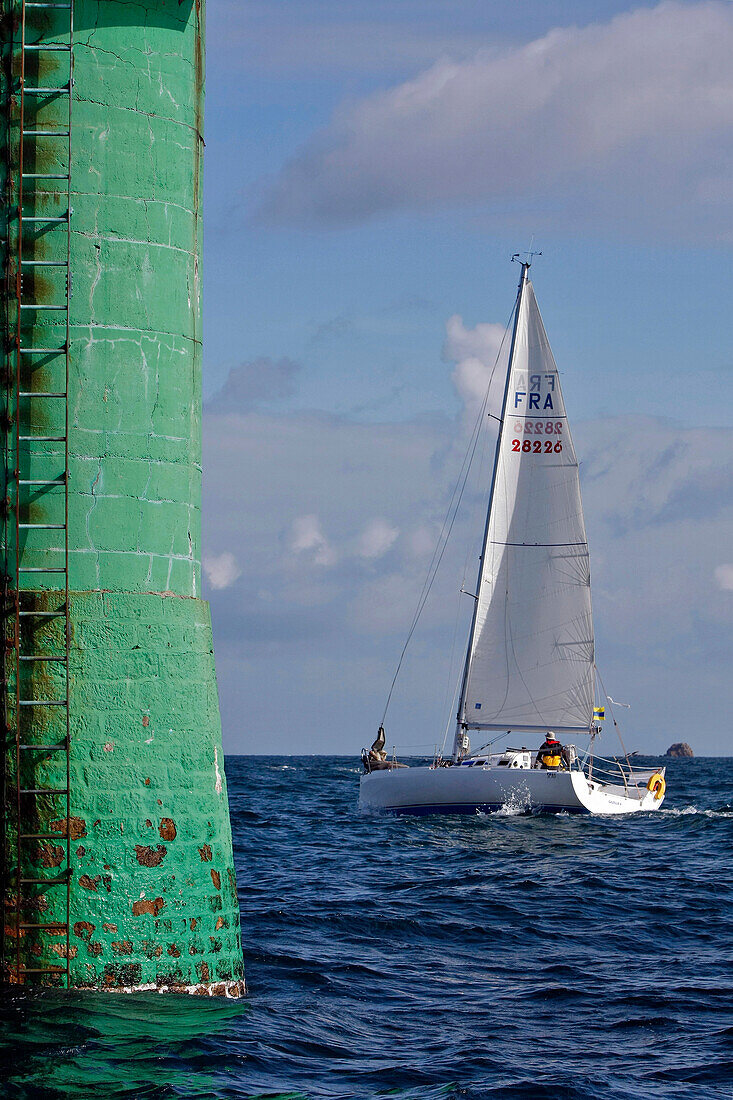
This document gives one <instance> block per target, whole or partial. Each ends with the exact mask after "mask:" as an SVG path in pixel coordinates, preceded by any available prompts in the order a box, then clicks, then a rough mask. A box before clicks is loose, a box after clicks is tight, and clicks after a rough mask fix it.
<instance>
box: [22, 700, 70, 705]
mask: <svg viewBox="0 0 733 1100" xmlns="http://www.w3.org/2000/svg"><path fill="white" fill-rule="evenodd" d="M67 705H68V704H67V702H66V700H65V699H19V700H18V706H19V707H65V706H67Z"/></svg>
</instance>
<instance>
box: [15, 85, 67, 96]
mask: <svg viewBox="0 0 733 1100" xmlns="http://www.w3.org/2000/svg"><path fill="white" fill-rule="evenodd" d="M68 94H69V87H68V85H67V84H63V85H61V87H59V88H29V87H26V85H25V84H24V85H23V95H68Z"/></svg>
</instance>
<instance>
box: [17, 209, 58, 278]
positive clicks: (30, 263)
mask: <svg viewBox="0 0 733 1100" xmlns="http://www.w3.org/2000/svg"><path fill="white" fill-rule="evenodd" d="M61 220H62V221H66V218H62V219H61ZM23 221H26V222H27V221H30V218H23ZM20 262H21V264H22V266H23V267H68V266H69V265H68V263H67V262H66V260H21V261H20Z"/></svg>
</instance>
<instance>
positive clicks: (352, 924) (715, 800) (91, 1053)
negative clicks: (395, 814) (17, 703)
mask: <svg viewBox="0 0 733 1100" xmlns="http://www.w3.org/2000/svg"><path fill="white" fill-rule="evenodd" d="M227 770H228V776H229V789H230V796H231V804H232V827H233V831H234V838H235V851H236V861H237V870H238V877H239V887H240V898H241V903H242V927H243V934H244V940H245V944H246V969H247V978H248V982H249V986H250V995H249V998H248V1000H247V1001H245V1002H242V1003H238V1004H232V1003H221V1002H215V1001H205V1002H204V1001H202V1000H201V999H200V998H186V997H160V996H157V995H143V996H139V997H123V996H107V997H105V996H90V995H78V994H61V993H53V994H45V995H42V996H36V997H30V998H28V997H25V998H17V997H16V998H13V999H7V998H6V1000H5V1003H4V1006H3V1011H2V1024H3V1055H4V1057H3V1062H2V1070H1V1071H0V1081H2V1089H3V1091H2V1095H3V1096H7V1097H18V1098H26V1097H29V1098H35V1097H39V1096H42V1097H44V1098H48V1100H55V1098H61V1097H63V1098H70V1097H73V1098H75V1100H76V1098H86V1097H105V1098H113V1097H114V1098H116V1097H130V1098H133V1097H134V1098H137V1097H145V1098H155V1100H159V1098H160V1100H163V1098H168V1097H185V1098H199V1097H207V1098H209V1097H265V1096H266V1097H276V1096H277V1097H289V1098H296V1097H297V1098H301V1097H303V1098H304V1097H343V1098H346V1097H359V1098H370V1097H385V1096H389V1097H399V1098H402V1100H413V1098H414V1100H418V1098H419V1100H434V1098H438V1097H440V1098H446V1097H448V1098H450V1097H466V1098H474V1097H502V1098H504V1097H506V1098H514V1097H517V1098H518V1097H522V1098H525V1097H526V1098H528V1100H544V1098H552V1100H586V1098H593V1100H595V1098H603V1100H616V1098H618V1100H621V1098H624V1100H625V1098H635V1100H636V1098H641V1097H644V1098H657V1097H659V1098H664V1100H669V1098H675V1100H676V1098H678V1097H679V1098H693V1097H695V1098H698V1097H699V1098H701V1100H710V1098H718V1097H720V1098H723V1097H725V1098H727V1100H729V1098H730V1097H733V966H732V965H731V963H732V959H731V955H732V954H733V951H732V945H733V936H732V935H731V933H732V931H733V929H732V923H733V922H732V920H731V911H732V910H731V900H732V899H731V892H732V887H731V882H732V879H733V875H732V872H733V760H729V759H726V760H692V761H687V760H685V761H672V762H671V763H670V765H669V769H668V791H669V793H668V797H667V801H666V802H665V806H664V808H663V810H662V811H661V812H660V813H656V814H649V815H638V816H636V817H634V818H631V819H627V820H619V819H612V818H608V819H598V818H596V819H592V818H587V817H570V816H543V817H533V818H532V817H511V816H496V815H494V816H491V817H477V818H446V817H443V818H441V817H434V818H414V819H410V818H380V817H373V816H365V815H362V814H360V813H359V812H358V810H357V808H356V795H357V785H358V776H359V770H358V768H357V766H356V764H355V763H354V762H353V761H347V760H343V759H325V758H306V759H294V758H293V759H288V758H252V757H248V758H247V757H240V758H233V759H229V760H228V762H227Z"/></svg>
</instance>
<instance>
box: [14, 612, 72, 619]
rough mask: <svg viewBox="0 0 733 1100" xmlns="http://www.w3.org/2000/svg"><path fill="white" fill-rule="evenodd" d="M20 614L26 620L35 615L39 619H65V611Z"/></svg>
mask: <svg viewBox="0 0 733 1100" xmlns="http://www.w3.org/2000/svg"><path fill="white" fill-rule="evenodd" d="M18 614H19V615H20V616H22V617H24V618H28V617H30V616H31V615H34V616H35V617H36V618H38V619H65V618H66V612H65V611H19V612H18Z"/></svg>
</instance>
